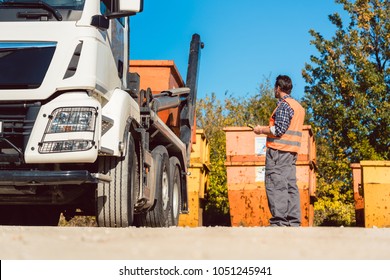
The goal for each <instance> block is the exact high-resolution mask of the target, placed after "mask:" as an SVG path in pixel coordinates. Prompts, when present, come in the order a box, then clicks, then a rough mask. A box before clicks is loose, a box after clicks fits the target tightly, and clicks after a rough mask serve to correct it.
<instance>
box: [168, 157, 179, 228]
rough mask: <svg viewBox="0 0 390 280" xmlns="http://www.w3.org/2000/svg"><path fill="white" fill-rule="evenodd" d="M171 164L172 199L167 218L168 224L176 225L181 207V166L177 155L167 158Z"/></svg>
mask: <svg viewBox="0 0 390 280" xmlns="http://www.w3.org/2000/svg"><path fill="white" fill-rule="evenodd" d="M169 162H170V164H171V166H170V168H171V179H172V183H171V186H172V199H171V211H170V218H169V225H170V226H177V225H178V222H179V214H180V209H181V175H180V173H181V167H180V161H179V160H178V159H177V157H171V158H170V159H169Z"/></svg>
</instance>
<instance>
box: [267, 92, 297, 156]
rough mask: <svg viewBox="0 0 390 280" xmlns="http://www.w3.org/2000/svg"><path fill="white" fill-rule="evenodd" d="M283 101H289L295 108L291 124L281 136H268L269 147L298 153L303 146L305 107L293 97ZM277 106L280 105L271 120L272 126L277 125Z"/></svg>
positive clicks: (270, 124)
mask: <svg viewBox="0 0 390 280" xmlns="http://www.w3.org/2000/svg"><path fill="white" fill-rule="evenodd" d="M283 102H287V103H288V105H290V107H291V108H292V109H293V110H294V115H293V117H292V119H291V122H290V126H289V127H288V129H287V131H286V132H285V133H284V134H283V135H282V136H281V137H276V136H274V135H269V136H268V137H267V147H268V148H272V149H275V150H280V151H286V152H293V153H298V151H299V149H300V147H301V138H302V127H303V121H304V118H305V109H304V108H303V107H302V106H301V104H299V103H298V101H296V100H294V99H292V98H286V99H284V100H283ZM277 108H278V107H276V108H275V110H274V112H273V113H272V115H271V118H270V120H269V126H270V127H271V126H274V125H275V120H274V119H273V115H274V114H275V112H276V109H277Z"/></svg>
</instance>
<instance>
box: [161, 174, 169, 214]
mask: <svg viewBox="0 0 390 280" xmlns="http://www.w3.org/2000/svg"><path fill="white" fill-rule="evenodd" d="M168 193H169V182H168V174H167V172H166V170H165V171H164V172H163V176H162V201H163V208H164V210H166V209H167V207H168V202H169V195H168Z"/></svg>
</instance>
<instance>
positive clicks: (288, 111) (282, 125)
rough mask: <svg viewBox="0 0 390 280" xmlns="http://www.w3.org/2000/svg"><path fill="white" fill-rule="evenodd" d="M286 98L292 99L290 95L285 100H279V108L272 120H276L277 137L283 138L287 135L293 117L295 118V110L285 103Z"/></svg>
mask: <svg viewBox="0 0 390 280" xmlns="http://www.w3.org/2000/svg"><path fill="white" fill-rule="evenodd" d="M286 98H291V96H290V95H286V96H285V97H284V98H283V99H279V101H278V107H277V109H276V111H275V114H274V115H273V116H272V118H273V119H274V120H275V136H277V137H281V136H282V135H283V134H284V133H286V131H287V129H288V127H289V126H290V122H291V119H292V117H293V116H294V110H293V109H292V108H291V107H290V105H288V103H287V102H284V100H285V99H286Z"/></svg>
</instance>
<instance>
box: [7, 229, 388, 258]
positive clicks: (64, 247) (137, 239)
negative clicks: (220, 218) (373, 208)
mask: <svg viewBox="0 0 390 280" xmlns="http://www.w3.org/2000/svg"><path fill="white" fill-rule="evenodd" d="M0 248H1V250H0V259H2V260H106V259H107V260H124V259H128V260H155V259H161V260H175V259H176V260H180V259H183V260H234V259H240V260H243V259H248V260H249V259H253V260H256V259H263V260H265V259H267V260H288V259H296V260H310V259H316V260H329V259H348V260H355V259H361V260H377V259H378V260H379V259H382V260H384V259H385V260H388V259H390V229H388V228H343V227H340V228H330V227H327V228H324V227H311V228H303V227H302V228H270V227H247V228H244V227H199V228H189V227H171V228H125V229H115V228H95V227H12V226H1V227H0Z"/></svg>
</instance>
